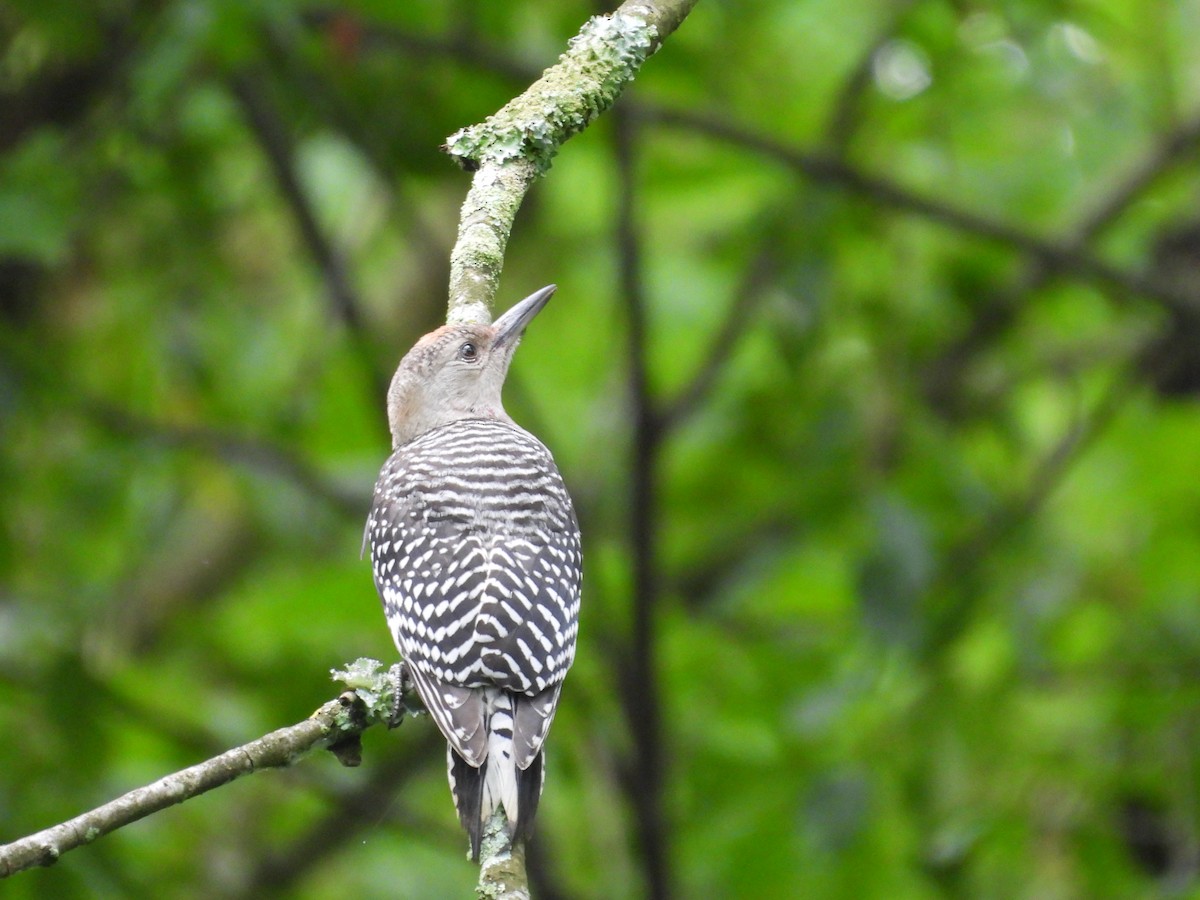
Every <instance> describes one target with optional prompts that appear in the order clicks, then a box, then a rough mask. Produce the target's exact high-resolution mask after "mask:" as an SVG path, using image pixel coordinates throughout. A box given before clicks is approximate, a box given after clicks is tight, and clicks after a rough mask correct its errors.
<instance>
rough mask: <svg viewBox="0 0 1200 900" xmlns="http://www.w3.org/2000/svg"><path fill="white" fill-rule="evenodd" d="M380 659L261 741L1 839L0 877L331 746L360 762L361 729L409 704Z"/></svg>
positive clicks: (356, 668) (359, 664)
mask: <svg viewBox="0 0 1200 900" xmlns="http://www.w3.org/2000/svg"><path fill="white" fill-rule="evenodd" d="M380 668H381V664H380V663H378V662H376V661H375V660H365V659H360V660H357V661H356V662H355V663H353V664H352V665H350V666H349V667H347V669H346V670H345V671H338V672H334V673H333V674H334V677H335V678H337V679H338V680H340V681H343V682H345V683H346V685H347V686H348V687H350V688H351V690H348V691H346V692H345V693H343V694H342V695H341V696H340V697H338V698H337V699H336V700H331V701H329V702H328V703H326V704H325V705H324V706H322V707H321V708H320V709H318V710H317V711H316V712H314V713H313V714H312V715H311V716H310V717H309V718H307V719H305V720H304V721H303V722H298V723H296V724H295V725H289V726H288V727H287V728H280V729H279V730H278V731H272V732H271V733H270V734H268V735H265V736H263V737H260V738H259V739H258V740H255V741H251V742H250V743H248V744H243V745H242V746H240V747H235V748H234V749H232V750H229V751H226V752H225V753H222V754H221V755H220V756H214V757H213V758H212V759H209V760H205V761H204V762H202V763H199V764H197V765H194V766H192V767H190V768H187V769H183V770H182V771H179V772H175V773H174V774H171V775H168V776H166V777H165V778H160V779H159V780H158V781H156V782H154V783H153V784H148V785H146V786H144V787H140V788H137V789H135V790H132V791H130V792H129V793H127V794H125V795H123V796H121V797H118V798H117V799H115V800H112V801H110V802H108V803H105V804H104V805H103V806H99V807H97V808H96V809H93V810H91V811H90V812H86V813H84V814H83V815H80V816H76V817H75V818H73V819H70V820H68V821H66V822H62V823H60V824H58V825H54V826H52V827H50V828H47V829H45V830H43V831H39V832H37V833H36V834H31V835H29V836H28V837H24V838H21V839H19V840H16V841H13V842H12V843H10V844H3V845H0V878H4V877H7V876H9V875H12V874H14V873H16V872H20V871H22V870H23V869H30V868H32V867H34V866H49V865H52V864H54V863H55V862H57V861H58V858H59V857H60V856H62V855H63V854H64V853H66V852H67V851H68V850H74V849H75V848H76V847H80V846H82V845H84V844H90V843H91V842H92V841H94V840H95V839H96V838H98V837H102V836H103V835H106V834H108V833H109V832H110V831H116V830H117V829H118V828H122V827H124V826H125V825H129V824H130V823H132V822H136V821H137V820H138V819H142V818H145V817H146V816H148V815H150V814H152V813H156V812H159V811H160V810H163V809H166V808H167V807H168V806H174V805H175V804H176V803H182V802H183V801H184V800H188V799H191V798H192V797H196V796H199V795H200V794H203V793H205V792H207V791H211V790H212V789H213V788H216V787H220V786H221V785H223V784H228V783H229V782H231V781H233V780H234V779H236V778H240V777H242V776H243V775H248V774H250V773H251V772H254V771H257V770H259V769H277V768H283V767H286V766H290V765H291V764H292V763H294V762H296V761H297V760H299V759H300V758H301V757H302V756H303V755H304V754H306V753H308V752H310V751H312V750H317V749H322V748H326V749H329V750H331V751H333V752H334V754H335V755H336V756H337V757H338V759H339V760H340V761H341V762H342V763H343V764H344V765H348V766H356V765H358V763H359V744H358V738H359V735H360V734H361V733H362V732H363V730H364V729H366V728H368V727H369V726H371V725H373V724H375V723H376V722H389V723H390V724H393V725H394V724H396V722H397V721H398V716H397V711H398V710H402V709H403V706H402V703H401V701H400V699H399V698H398V697H397V694H396V688H395V687H394V686H395V685H398V684H400V678H399V675H398V674H396V673H395V672H392V671H389V672H383V671H379V670H380Z"/></svg>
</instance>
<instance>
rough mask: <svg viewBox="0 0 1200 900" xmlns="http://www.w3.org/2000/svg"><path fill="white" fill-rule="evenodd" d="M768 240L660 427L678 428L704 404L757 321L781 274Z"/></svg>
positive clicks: (660, 420)
mask: <svg viewBox="0 0 1200 900" xmlns="http://www.w3.org/2000/svg"><path fill="white" fill-rule="evenodd" d="M766 241H767V243H766V244H765V245H764V246H763V247H762V249H760V250H759V252H758V253H757V254H755V256H754V259H752V260H751V261H750V263H749V264H748V265H747V266H746V269H745V271H744V272H743V274H742V283H741V284H740V285H738V288H737V291H736V292H735V294H734V297H733V302H731V303H730V304H729V309H728V311H727V312H726V314H725V319H724V321H722V323H721V325H720V327H719V328H718V329H717V333H716V334H715V335H714V336H713V338H712V343H711V344H710V345H709V348H708V352H707V354H706V355H705V357H704V359H703V360H702V361H701V363H700V366H699V367H698V368H697V370H696V373H695V374H694V375H693V376H692V380H691V381H689V382H688V383H687V384H686V385H684V387H683V389H682V390H680V392H679V395H678V396H677V397H675V398H674V399H673V400H671V401H670V403H669V404H667V405H666V406H665V408H664V409H663V410H662V411H661V412H660V413H659V414H658V427H659V428H660V429H661V430H662V431H663V432H670V431H673V430H674V429H676V428H678V427H679V426H680V425H682V424H684V423H685V422H686V421H687V419H688V418H689V417H690V416H691V415H692V414H693V413H695V412H696V410H698V409H700V408H701V407H702V406H703V404H704V401H705V400H707V399H708V397H709V395H710V394H711V393H712V390H713V388H714V387H715V386H716V383H717V379H718V378H720V376H721V373H722V371H723V370H724V368H725V364H726V363H727V362H728V361H729V358H730V356H732V354H733V351H734V349H735V348H736V347H737V343H738V339H739V338H740V337H741V336H742V335H743V334H744V333H745V332H746V331H747V330H749V328H750V326H751V325H753V324H754V321H755V313H756V312H757V310H758V307H759V305H760V304H761V303H762V302H763V300H764V299H765V298H766V296H767V292H768V291H769V289H770V288H771V287H773V286H774V284H775V278H776V276H777V275H778V263H777V261H776V255H777V253H778V249H777V247H776V246H775V243H776V242H775V241H773V240H772V238H771V236H768V237H767V238H766Z"/></svg>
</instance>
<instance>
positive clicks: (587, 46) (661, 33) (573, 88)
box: [445, 0, 696, 324]
mask: <svg viewBox="0 0 1200 900" xmlns="http://www.w3.org/2000/svg"><path fill="white" fill-rule="evenodd" d="M695 5H696V0H658V2H647V0H641V2H632V0H631V2H628V3H624V4H622V5H621V6H620V7H619V8H618V9H617V10H616V11H615V12H613V13H612V14H611V15H608V16H596V17H594V18H592V19H589V20H588V22H587V23H586V24H585V25H584V26H583V28H582V29H580V31H579V34H577V35H576V36H575V37H573V38H572V39H571V41H570V44H569V46H568V48H567V51H566V52H565V53H563V54H562V56H560V57H559V59H558V62H557V63H556V64H555V65H554V66H552V67H550V68H549V69H547V70H546V71H545V72H544V73H543V74H542V77H541V78H539V79H538V80H537V81H535V82H534V83H533V84H532V85H531V86H530V87H529V88H528V89H527V90H526V91H525V92H524V93H522V94H521V95H520V96H519V97H516V98H514V99H513V100H511V101H509V102H508V103H507V104H505V106H504V107H503V108H502V109H500V110H499V111H498V112H496V113H495V114H493V115H491V116H489V117H488V118H487V120H486V121H484V122H482V123H480V124H478V125H472V126H470V127H469V128H464V129H462V130H461V131H458V132H456V133H455V134H453V135H451V136H450V138H449V139H448V140H447V141H446V146H445V150H446V152H447V153H449V154H450V155H451V156H452V157H454V159H455V160H457V161H458V163H459V164H460V165H462V167H463V168H464V169H467V170H468V171H471V172H474V173H475V175H474V179H473V180H472V183H471V189H470V191H469V192H468V193H467V199H466V201H465V202H464V203H463V208H462V215H461V217H460V219H459V229H458V240H457V242H456V243H455V245H454V250H453V251H452V252H451V254H450V305H449V312H448V315H447V317H446V319H447V321H448V322H449V323H451V324H459V323H464V322H478V323H487V322H490V321H491V318H492V316H491V307H492V301H493V299H494V298H495V296H496V289H497V287H498V285H499V283H500V270H501V269H502V268H503V266H504V248H505V247H506V246H507V244H508V236H509V233H510V232H511V230H512V223H513V219H514V218H515V217H516V214H517V210H518V209H519V208H520V206H521V201H522V200H523V199H524V197H525V194H526V192H527V191H528V190H529V188H530V186H531V185H532V184H533V182H534V181H535V180H536V179H537V177H538V176H539V175H542V174H544V173H545V172H546V170H547V169H549V168H550V163H551V161H552V160H553V159H554V156H555V154H556V153H557V152H558V148H559V147H561V146H562V144H563V143H564V142H566V141H567V140H568V139H570V138H571V137H572V136H573V135H576V134H578V133H579V132H581V131H583V129H585V128H586V127H587V126H588V124H589V123H591V121H592V120H593V119H595V118H596V116H598V115H600V113H602V112H604V111H605V110H606V109H608V108H609V107H610V106H612V104H613V103H614V102H615V101H616V99H617V97H619V96H620V94H621V92H622V91H623V90H624V89H625V86H626V85H627V84H629V82H630V81H632V80H633V78H634V76H635V75H636V74H637V72H638V70H639V69H640V68H641V66H642V63H643V62H645V61H646V59H647V58H648V57H649V56H650V55H651V54H653V53H654V52H655V51H656V50H657V49H658V48H659V46H660V45H661V44H662V41H663V39H664V38H666V36H667V35H669V34H670V33H671V32H672V31H674V30H675V29H676V28H677V27H678V26H679V23H680V22H682V21H683V19H684V17H686V16H687V14H688V12H690V11H691V9H692V7H693V6H695Z"/></svg>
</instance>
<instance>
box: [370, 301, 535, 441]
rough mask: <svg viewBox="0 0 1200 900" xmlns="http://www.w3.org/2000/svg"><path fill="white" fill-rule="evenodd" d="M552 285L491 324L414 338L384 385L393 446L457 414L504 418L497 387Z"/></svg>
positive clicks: (458, 417)
mask: <svg viewBox="0 0 1200 900" xmlns="http://www.w3.org/2000/svg"><path fill="white" fill-rule="evenodd" d="M554 290H555V285H550V286H548V287H544V288H542V289H541V290H540V291H537V292H536V293H534V294H530V295H529V296H528V297H526V298H525V299H524V300H522V301H521V302H520V303H518V304H516V305H515V306H513V307H512V309H510V310H509V311H508V312H506V313H505V314H504V315H502V316H501V317H500V318H499V319H497V320H496V321H495V322H494V323H492V324H491V325H443V326H442V327H441V328H439V329H437V330H436V331H431V332H430V333H429V334H427V335H425V337H423V338H421V339H420V340H419V341H417V343H416V345H415V346H414V347H413V348H412V349H411V350H409V351H408V353H406V354H405V355H404V359H402V360H400V366H399V368H397V369H396V374H395V375H394V376H393V377H392V385H391V387H390V388H389V389H388V425H389V426H390V427H391V431H392V447H393V448H398V447H400V446H402V445H404V444H407V443H408V442H409V441H411V440H412V439H413V438H415V437H418V436H420V435H422V434H424V433H425V432H427V431H430V430H432V429H434V428H437V427H439V426H441V425H448V424H450V423H451V422H457V421H459V420H461V419H507V418H508V416H507V414H506V413H505V412H504V407H503V405H502V404H501V402H500V392H501V389H502V388H503V387H504V378H505V376H506V375H507V374H508V365H509V363H510V362H512V357H513V351H514V350H516V348H517V344H518V343H520V341H521V335H522V334H524V333H525V326H526V325H528V324H529V323H530V321H532V319H533V317H534V316H536V315H537V314H538V313H539V312H540V311H541V309H542V307H543V306H545V305H546V303H547V301H549V299H550V297H551V295H552V294H553V293H554Z"/></svg>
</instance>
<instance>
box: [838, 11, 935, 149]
mask: <svg viewBox="0 0 1200 900" xmlns="http://www.w3.org/2000/svg"><path fill="white" fill-rule="evenodd" d="M915 5H916V0H895V2H894V3H893V4H892V8H891V10H889V11H888V12H889V16H888V20H887V23H886V24H885V25H884V26H883V28H882V29H880V32H879V36H878V37H877V38H876V39H875V40H874V41H872V42H871V45H870V46H869V47H867V48H866V50H865V51H864V53H863V55H862V56H861V57H860V58H859V61H858V65H856V66H855V67H854V69H853V71H851V73H850V77H848V78H847V79H846V80H845V81H844V82H842V89H841V91H839V92H838V97H837V100H835V101H834V103H833V113H832V114H831V115H830V117H829V124H828V125H827V126H826V129H825V143H826V144H827V145H828V146H829V149H830V151H831V152H833V153H834V154H835V155H837V156H844V155H845V153H846V150H847V148H848V147H849V145H850V141H851V139H852V138H853V136H854V130H855V128H856V126H857V124H858V119H859V111H860V108H861V106H862V103H863V97H864V95H865V94H866V92H867V89H868V88H870V86H871V84H872V81H873V78H874V74H875V56H876V54H878V53H879V51H880V50H881V49H882V48H883V47H884V46H885V45H886V44H887V43H888V41H890V40H892V38H893V37H895V34H896V32H897V31H899V30H900V26H901V25H902V24H903V23H904V19H905V17H906V16H907V15H908V13H909V11H910V10H911V9H912V8H913V6H915Z"/></svg>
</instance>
